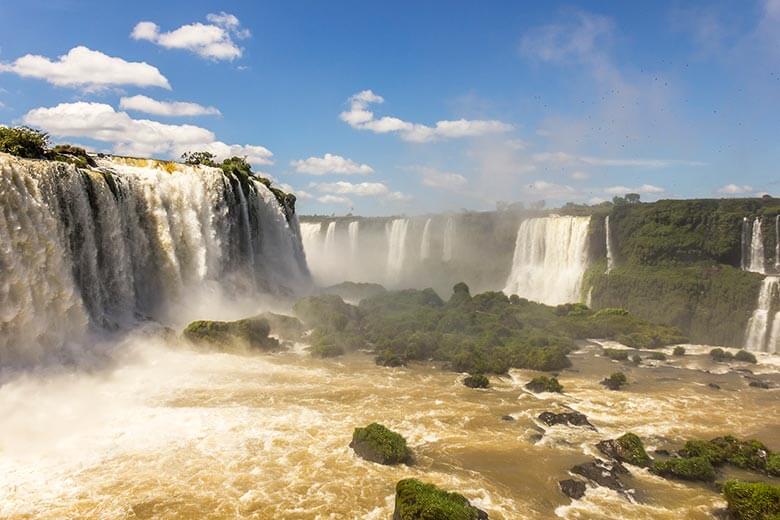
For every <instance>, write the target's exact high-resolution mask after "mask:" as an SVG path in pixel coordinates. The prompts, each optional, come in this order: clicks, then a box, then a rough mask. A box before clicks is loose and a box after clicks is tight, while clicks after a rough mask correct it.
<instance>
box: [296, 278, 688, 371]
mask: <svg viewBox="0 0 780 520" xmlns="http://www.w3.org/2000/svg"><path fill="white" fill-rule="evenodd" d="M294 310H295V314H296V316H297V317H298V318H300V319H301V321H303V323H304V324H305V325H306V326H307V327H309V328H311V329H313V332H312V335H311V343H312V345H313V347H315V348H319V347H321V346H326V347H328V349H330V348H332V347H333V346H340V347H342V348H343V349H345V350H356V349H369V350H372V351H373V352H375V353H376V355H377V362H378V363H379V364H387V363H388V362H390V361H391V360H392V363H391V364H392V365H398V364H404V363H406V362H408V361H412V360H419V361H426V360H434V361H441V362H443V363H445V364H446V366H447V367H448V368H450V369H452V370H455V371H458V372H469V373H474V374H483V373H484V374H490V373H495V374H502V373H505V372H506V371H507V370H508V369H509V368H512V367H516V368H528V369H532V370H543V371H554V370H561V369H563V368H566V367H568V366H570V361H569V359H568V357H567V354H568V353H569V352H570V351H571V350H573V349H574V348H575V345H576V343H575V342H576V340H577V339H585V338H593V337H602V338H610V339H614V338H619V337H623V336H625V335H631V334H635V333H637V334H641V335H647V336H652V337H653V338H656V341H657V342H659V343H660V344H665V342H666V341H675V342H676V341H677V339H678V338H679V333H677V332H676V331H674V329H671V328H669V327H663V326H657V325H652V324H650V323H648V322H645V321H643V320H640V319H638V318H636V317H634V316H631V315H630V314H629V313H627V312H626V311H624V310H622V309H618V310H603V311H599V312H593V311H592V310H590V309H588V308H587V307H585V306H584V305H581V304H578V305H570V306H559V307H549V306H546V305H542V304H539V303H533V302H529V301H528V300H525V299H523V298H512V299H510V298H507V296H506V295H505V294H503V293H501V292H485V293H482V294H477V295H474V296H472V295H471V294H470V292H469V289H468V287H467V286H466V285H465V284H462V283H461V284H457V285H456V286H455V287H454V291H453V294H452V297H451V298H450V299H449V301H447V302H445V301H443V300H442V299H441V298H440V297H439V296H438V295H437V294H436V293H435V292H434V291H433V290H432V289H425V290H403V291H389V292H382V293H379V294H376V295H374V296H371V297H369V298H365V299H363V300H362V301H361V302H360V305H359V306H353V305H349V304H347V303H345V302H344V301H343V300H342V299H341V298H339V297H338V296H335V295H328V294H326V295H318V296H310V297H307V298H303V299H301V300H299V301H298V302H297V303H296V304H295V306H294Z"/></svg>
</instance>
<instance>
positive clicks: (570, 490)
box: [558, 478, 586, 500]
mask: <svg viewBox="0 0 780 520" xmlns="http://www.w3.org/2000/svg"><path fill="white" fill-rule="evenodd" d="M558 486H559V487H560V488H561V491H562V492H563V494H564V495H566V496H567V497H569V498H573V499H574V500H578V499H580V498H582V497H584V496H585V489H586V486H585V482H583V481H581V480H574V479H573V478H569V479H566V480H561V481H559V482H558Z"/></svg>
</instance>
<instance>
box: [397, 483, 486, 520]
mask: <svg viewBox="0 0 780 520" xmlns="http://www.w3.org/2000/svg"><path fill="white" fill-rule="evenodd" d="M487 518H488V515H487V513H485V512H484V511H482V510H481V509H477V508H476V507H474V506H472V505H471V503H470V502H469V501H468V500H467V499H466V497H464V496H463V495H461V494H459V493H451V492H447V491H444V490H442V489H439V488H438V487H436V486H434V485H433V484H426V483H424V482H421V481H419V480H417V479H413V478H409V479H404V480H401V481H399V482H398V484H396V486H395V510H394V511H393V520H487Z"/></svg>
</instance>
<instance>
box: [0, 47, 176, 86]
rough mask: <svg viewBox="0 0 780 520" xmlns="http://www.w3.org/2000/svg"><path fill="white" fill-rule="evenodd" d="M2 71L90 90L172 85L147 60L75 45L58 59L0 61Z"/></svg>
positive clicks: (28, 57) (35, 57)
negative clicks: (128, 86) (137, 59)
mask: <svg viewBox="0 0 780 520" xmlns="http://www.w3.org/2000/svg"><path fill="white" fill-rule="evenodd" d="M0 72H11V73H14V74H17V75H19V76H22V77H24V78H36V79H42V80H44V81H47V82H49V83H51V84H52V85H57V86H59V87H78V88H84V89H87V90H99V89H101V88H108V87H115V86H120V85H133V86H136V87H161V88H164V89H168V90H170V88H171V85H170V83H168V79H167V78H166V77H165V76H163V75H162V73H160V71H159V70H158V69H157V68H156V67H153V66H152V65H149V64H148V63H145V62H131V61H125V60H123V59H122V58H116V57H113V56H108V55H106V54H103V53H102V52H100V51H93V50H92V49H88V48H87V47H83V46H78V47H74V48H72V49H71V50H70V51H68V53H67V54H64V55H62V56H60V57H59V58H58V59H57V60H51V59H49V58H47V57H46V56H40V55H37V54H27V55H25V56H22V57H21V58H18V59H16V60H15V61H13V62H12V63H0Z"/></svg>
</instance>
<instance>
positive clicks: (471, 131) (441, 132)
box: [339, 90, 512, 143]
mask: <svg viewBox="0 0 780 520" xmlns="http://www.w3.org/2000/svg"><path fill="white" fill-rule="evenodd" d="M348 101H349V110H347V111H344V112H342V113H341V114H340V116H339V117H340V118H341V120H342V121H344V122H345V123H347V124H349V125H350V126H351V127H353V128H357V129H359V130H369V131H371V132H374V133H377V134H385V133H398V135H400V136H401V138H402V139H404V140H405V141H412V142H416V143H424V142H428V141H435V140H439V139H454V138H461V137H475V136H480V135H486V134H493V133H501V132H508V131H510V130H512V125H510V124H507V123H503V122H501V121H495V120H478V119H477V120H469V119H458V120H454V121H447V120H444V121H438V122H436V124H435V125H434V126H426V125H423V124H419V123H410V122H408V121H404V120H402V119H399V118H397V117H390V116H384V117H380V118H379V119H377V118H375V117H374V113H373V112H371V111H370V110H369V109H368V107H369V105H371V104H378V103H383V102H384V98H383V97H382V96H379V95H377V94H375V93H374V92H373V91H371V90H363V91H361V92H358V93H357V94H355V95H353V96H352V97H350V98H349V100H348Z"/></svg>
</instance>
